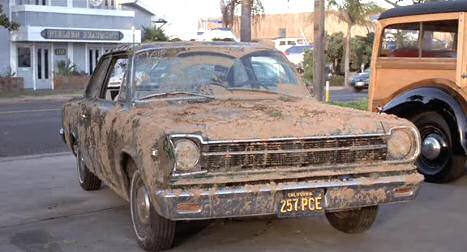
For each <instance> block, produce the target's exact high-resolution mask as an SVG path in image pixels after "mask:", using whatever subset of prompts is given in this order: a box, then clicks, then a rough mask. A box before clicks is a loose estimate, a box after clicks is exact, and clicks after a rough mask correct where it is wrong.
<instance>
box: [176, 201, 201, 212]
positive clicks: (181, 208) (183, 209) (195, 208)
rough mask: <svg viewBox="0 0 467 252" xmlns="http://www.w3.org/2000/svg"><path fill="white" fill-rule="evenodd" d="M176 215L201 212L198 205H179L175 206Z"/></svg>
mask: <svg viewBox="0 0 467 252" xmlns="http://www.w3.org/2000/svg"><path fill="white" fill-rule="evenodd" d="M177 212H178V213H199V212H201V207H200V206H199V204H191V203H180V204H178V205H177Z"/></svg>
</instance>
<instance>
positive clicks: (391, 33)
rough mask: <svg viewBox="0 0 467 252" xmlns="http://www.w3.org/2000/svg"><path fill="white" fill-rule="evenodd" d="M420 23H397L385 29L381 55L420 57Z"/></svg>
mask: <svg viewBox="0 0 467 252" xmlns="http://www.w3.org/2000/svg"><path fill="white" fill-rule="evenodd" d="M419 30H420V23H408V24H395V25H390V26H388V27H386V28H385V29H384V33H383V38H382V45H381V51H380V54H379V56H381V57H415V58H416V57H418V37H419Z"/></svg>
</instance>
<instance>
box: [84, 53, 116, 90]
mask: <svg viewBox="0 0 467 252" xmlns="http://www.w3.org/2000/svg"><path fill="white" fill-rule="evenodd" d="M109 64H110V57H104V58H102V59H101V60H100V61H99V63H98V65H97V67H96V69H95V70H94V73H93V74H92V77H91V80H90V81H89V84H88V86H87V87H86V92H85V96H86V97H88V98H97V97H99V95H100V91H101V87H102V83H103V82H104V80H105V76H106V75H107V68H108V67H109Z"/></svg>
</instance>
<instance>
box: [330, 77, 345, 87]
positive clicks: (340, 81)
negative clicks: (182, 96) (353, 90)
mask: <svg viewBox="0 0 467 252" xmlns="http://www.w3.org/2000/svg"><path fill="white" fill-rule="evenodd" d="M330 85H331V86H344V76H342V75H333V76H332V79H331V82H330Z"/></svg>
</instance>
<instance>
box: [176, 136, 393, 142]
mask: <svg viewBox="0 0 467 252" xmlns="http://www.w3.org/2000/svg"><path fill="white" fill-rule="evenodd" d="M378 136H379V137H384V136H390V133H389V134H386V133H373V134H361V135H330V136H312V137H282V138H266V139H261V138H253V139H241V140H211V141H210V140H205V139H204V138H203V137H202V136H200V135H197V134H172V135H170V136H169V139H172V138H194V139H197V140H198V141H199V142H200V143H201V144H222V143H249V142H271V141H291V140H296V141H300V140H313V139H341V138H351V137H378Z"/></svg>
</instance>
